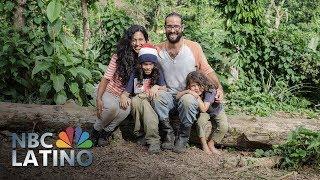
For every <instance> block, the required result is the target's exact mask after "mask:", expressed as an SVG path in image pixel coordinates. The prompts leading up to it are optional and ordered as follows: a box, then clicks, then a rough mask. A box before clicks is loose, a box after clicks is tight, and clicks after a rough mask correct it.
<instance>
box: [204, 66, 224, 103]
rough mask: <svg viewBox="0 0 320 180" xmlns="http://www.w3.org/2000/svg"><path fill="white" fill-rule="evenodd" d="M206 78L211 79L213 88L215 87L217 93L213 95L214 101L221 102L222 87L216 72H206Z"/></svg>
mask: <svg viewBox="0 0 320 180" xmlns="http://www.w3.org/2000/svg"><path fill="white" fill-rule="evenodd" d="M207 78H208V79H209V80H210V81H211V83H212V84H213V85H214V86H215V88H217V94H216V97H215V99H216V102H217V103H221V102H222V100H223V88H222V86H221V83H220V81H219V79H218V76H217V74H216V73H215V72H214V71H212V72H211V73H209V74H207Z"/></svg>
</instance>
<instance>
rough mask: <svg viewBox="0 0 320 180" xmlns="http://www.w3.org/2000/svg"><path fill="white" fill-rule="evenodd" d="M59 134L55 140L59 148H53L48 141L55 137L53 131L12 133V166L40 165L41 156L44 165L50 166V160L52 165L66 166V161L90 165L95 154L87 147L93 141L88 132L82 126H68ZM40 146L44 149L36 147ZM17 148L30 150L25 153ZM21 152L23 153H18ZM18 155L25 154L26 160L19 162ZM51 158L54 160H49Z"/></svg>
mask: <svg viewBox="0 0 320 180" xmlns="http://www.w3.org/2000/svg"><path fill="white" fill-rule="evenodd" d="M58 136H59V139H58V140H57V141H56V142H55V144H56V146H57V147H58V148H59V149H58V150H57V149H52V148H53V145H52V144H51V143H48V141H46V139H47V138H50V137H51V138H52V137H53V133H49V132H47V133H44V134H42V135H39V134H37V133H21V134H17V133H12V166H30V165H33V166H39V165H40V164H39V162H38V158H41V156H42V158H41V159H43V161H42V166H48V165H49V162H52V166H65V164H66V163H67V164H69V165H70V166H75V165H80V166H89V165H90V164H92V160H93V154H92V152H91V151H89V150H87V149H89V148H91V147H92V145H93V143H92V141H91V140H90V139H89V136H90V135H89V133H88V132H86V131H84V132H82V129H81V128H80V127H77V128H73V127H68V128H67V129H66V130H65V131H62V132H60V133H59V135H58ZM49 142H50V141H49ZM39 147H42V148H43V149H40V150H36V149H34V148H39ZM17 148H25V149H27V150H28V151H27V153H26V154H24V153H22V152H21V151H17ZM63 149H66V150H63ZM19 152H21V153H22V154H18V153H19ZM18 155H19V156H24V157H25V158H24V161H22V162H19V161H18V158H17V157H18ZM37 157H38V158H37ZM49 158H50V159H52V161H49Z"/></svg>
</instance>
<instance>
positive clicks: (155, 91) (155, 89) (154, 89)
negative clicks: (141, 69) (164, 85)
mask: <svg viewBox="0 0 320 180" xmlns="http://www.w3.org/2000/svg"><path fill="white" fill-rule="evenodd" d="M158 95H159V86H158V85H154V86H153V87H152V88H151V89H150V91H149V98H150V99H151V100H152V99H155V98H157V97H158Z"/></svg>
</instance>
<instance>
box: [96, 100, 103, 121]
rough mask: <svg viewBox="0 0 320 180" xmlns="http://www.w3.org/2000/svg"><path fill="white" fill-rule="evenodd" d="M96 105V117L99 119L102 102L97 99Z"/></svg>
mask: <svg viewBox="0 0 320 180" xmlns="http://www.w3.org/2000/svg"><path fill="white" fill-rule="evenodd" d="M96 104H97V117H98V118H99V119H101V113H102V108H103V101H102V99H101V98H98V99H97V101H96Z"/></svg>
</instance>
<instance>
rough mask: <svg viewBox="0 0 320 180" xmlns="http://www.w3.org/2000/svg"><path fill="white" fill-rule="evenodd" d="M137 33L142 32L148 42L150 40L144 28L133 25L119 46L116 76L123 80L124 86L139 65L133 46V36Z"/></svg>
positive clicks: (125, 33)
mask: <svg viewBox="0 0 320 180" xmlns="http://www.w3.org/2000/svg"><path fill="white" fill-rule="evenodd" d="M136 32H141V33H142V34H143V36H144V38H145V40H146V41H148V40H149V36H148V33H147V31H146V29H145V28H144V27H143V26H140V25H132V26H131V27H129V28H128V29H127V30H126V31H125V32H124V35H123V36H122V38H121V39H120V40H119V42H118V44H117V50H116V54H117V57H118V59H117V61H116V63H117V69H116V74H117V76H118V77H119V78H120V79H121V82H122V84H126V83H127V82H128V80H129V77H130V74H131V72H132V70H133V68H134V65H135V64H138V53H136V52H135V51H134V50H133V48H132V45H131V41H132V36H133V35H134V33H136Z"/></svg>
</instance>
